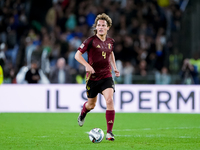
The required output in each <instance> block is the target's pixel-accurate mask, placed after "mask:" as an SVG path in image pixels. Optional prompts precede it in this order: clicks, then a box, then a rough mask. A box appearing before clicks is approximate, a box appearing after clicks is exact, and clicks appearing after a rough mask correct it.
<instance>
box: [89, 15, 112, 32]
mask: <svg viewBox="0 0 200 150" xmlns="http://www.w3.org/2000/svg"><path fill="white" fill-rule="evenodd" d="M98 20H105V21H106V22H107V25H108V27H109V28H110V27H111V26H112V19H111V18H110V17H109V16H108V15H106V14H105V13H102V14H99V15H98V16H97V17H96V19H95V22H94V24H93V26H92V27H93V28H94V34H97V30H96V26H97V22H98Z"/></svg>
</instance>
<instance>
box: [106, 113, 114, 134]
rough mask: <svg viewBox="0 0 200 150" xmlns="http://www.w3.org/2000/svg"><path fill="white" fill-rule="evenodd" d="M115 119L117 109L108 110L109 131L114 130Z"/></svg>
mask: <svg viewBox="0 0 200 150" xmlns="http://www.w3.org/2000/svg"><path fill="white" fill-rule="evenodd" d="M114 120H115V110H106V122H107V133H108V132H109V131H111V132H112V128H113V124H114Z"/></svg>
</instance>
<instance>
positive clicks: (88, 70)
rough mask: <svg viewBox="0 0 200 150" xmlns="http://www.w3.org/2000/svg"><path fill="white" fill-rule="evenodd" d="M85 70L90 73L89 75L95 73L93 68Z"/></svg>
mask: <svg viewBox="0 0 200 150" xmlns="http://www.w3.org/2000/svg"><path fill="white" fill-rule="evenodd" d="M85 69H86V72H87V73H89V74H94V73H95V71H94V69H93V68H92V67H91V66H87V67H86V68H85Z"/></svg>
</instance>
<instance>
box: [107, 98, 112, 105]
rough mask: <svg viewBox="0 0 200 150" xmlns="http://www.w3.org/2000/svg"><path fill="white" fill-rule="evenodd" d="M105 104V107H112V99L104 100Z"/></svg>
mask: <svg viewBox="0 0 200 150" xmlns="http://www.w3.org/2000/svg"><path fill="white" fill-rule="evenodd" d="M106 104H107V106H110V105H113V99H112V98H108V99H107V100H106Z"/></svg>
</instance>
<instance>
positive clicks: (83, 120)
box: [78, 113, 85, 127]
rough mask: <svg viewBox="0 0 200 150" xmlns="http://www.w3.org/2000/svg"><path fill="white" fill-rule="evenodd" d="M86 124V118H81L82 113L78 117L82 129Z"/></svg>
mask: <svg viewBox="0 0 200 150" xmlns="http://www.w3.org/2000/svg"><path fill="white" fill-rule="evenodd" d="M84 122H85V117H83V116H81V113H80V114H79V116H78V125H79V126H80V127H82V126H83V124H84Z"/></svg>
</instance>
